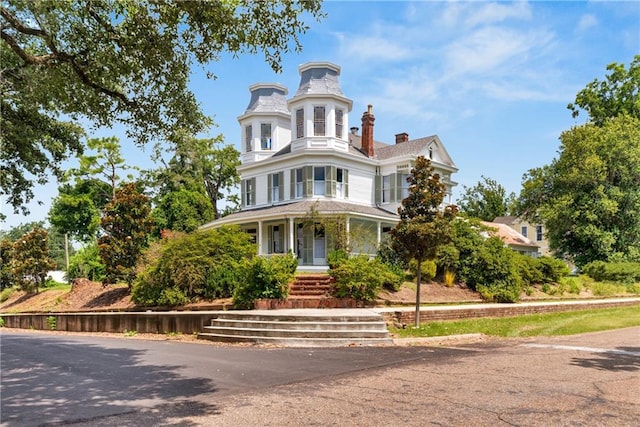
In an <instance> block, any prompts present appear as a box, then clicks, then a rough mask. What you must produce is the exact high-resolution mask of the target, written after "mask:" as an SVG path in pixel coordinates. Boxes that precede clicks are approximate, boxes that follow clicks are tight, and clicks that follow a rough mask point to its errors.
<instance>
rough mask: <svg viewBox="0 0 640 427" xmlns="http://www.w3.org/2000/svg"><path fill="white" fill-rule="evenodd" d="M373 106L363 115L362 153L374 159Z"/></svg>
mask: <svg viewBox="0 0 640 427" xmlns="http://www.w3.org/2000/svg"><path fill="white" fill-rule="evenodd" d="M374 121H375V117H373V106H372V105H371V104H369V106H368V108H367V112H366V113H364V114H363V115H362V151H363V152H364V154H366V155H367V156H368V157H373V122H374Z"/></svg>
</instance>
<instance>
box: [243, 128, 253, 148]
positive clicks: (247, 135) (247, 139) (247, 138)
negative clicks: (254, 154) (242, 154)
mask: <svg viewBox="0 0 640 427" xmlns="http://www.w3.org/2000/svg"><path fill="white" fill-rule="evenodd" d="M252 139H253V130H252V129H251V125H249V126H245V127H244V144H245V151H246V152H247V153H248V152H250V151H251V140H252Z"/></svg>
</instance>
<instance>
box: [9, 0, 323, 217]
mask: <svg viewBox="0 0 640 427" xmlns="http://www.w3.org/2000/svg"><path fill="white" fill-rule="evenodd" d="M306 16H311V17H312V18H316V19H318V18H320V17H321V16H322V12H321V11H320V0H304V1H297V2H294V1H292V0H281V1H250V0H235V1H206V2H204V1H203V2H200V1H173V0H149V1H137V0H135V1H123V0H76V1H66V0H58V1H56V0H7V1H3V2H2V4H1V5H0V25H1V31H0V40H1V41H0V63H1V64H2V69H1V70H0V92H1V93H2V101H1V102H2V104H1V108H2V114H1V115H0V143H1V144H2V148H3V149H2V150H1V152H0V153H1V154H0V188H1V192H0V194H1V195H3V196H5V197H6V199H7V201H8V202H9V204H10V205H12V206H13V208H14V210H16V211H20V210H22V212H24V213H26V212H27V211H28V210H27V208H26V207H25V204H26V203H27V202H29V201H30V200H31V199H32V198H33V191H32V187H33V185H34V183H36V182H37V183H43V182H46V181H47V179H48V175H49V173H53V174H54V175H56V176H60V175H61V174H62V170H61V169H60V163H61V161H62V160H64V159H65V158H67V157H68V156H70V155H75V154H79V153H81V152H82V149H83V145H82V142H81V138H82V136H83V130H82V128H81V127H80V126H78V124H77V123H78V120H80V119H85V120H88V121H90V122H92V123H93V124H94V125H95V126H111V125H113V124H114V122H120V123H123V124H124V125H126V127H127V129H128V130H127V133H128V137H129V138H131V139H132V140H133V141H135V142H136V143H138V144H144V143H146V142H149V141H151V140H155V141H159V140H171V139H172V135H174V134H175V132H176V131H177V130H184V129H186V130H188V131H189V132H190V133H191V134H197V133H198V132H200V131H202V130H204V129H206V128H207V127H208V126H209V125H210V123H211V121H210V119H209V118H207V117H206V116H205V115H204V114H203V112H202V110H201V108H200V106H199V104H198V102H197V101H196V98H195V96H194V94H193V93H192V92H191V91H190V90H189V88H188V83H189V76H190V70H191V67H192V66H193V65H194V64H202V65H203V66H207V65H209V64H211V63H213V62H216V61H218V60H220V58H221V55H222V54H223V53H225V52H229V53H231V54H233V55H239V54H243V53H249V54H255V53H259V52H261V53H262V54H263V55H264V57H265V60H266V61H267V63H269V64H270V65H271V67H272V68H273V69H274V70H276V71H279V70H280V63H281V55H282V54H283V53H284V52H287V51H290V50H299V49H300V47H301V46H300V42H299V36H300V34H302V33H304V32H305V31H306V30H307V25H306V24H305V21H304V19H305V18H306ZM208 71H209V70H208ZM209 74H211V73H210V71H209ZM211 75H212V74H211Z"/></svg>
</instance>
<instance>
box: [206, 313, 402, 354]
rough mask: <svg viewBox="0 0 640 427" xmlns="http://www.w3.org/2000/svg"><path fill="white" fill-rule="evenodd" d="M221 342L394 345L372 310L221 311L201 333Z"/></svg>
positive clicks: (290, 345)
mask: <svg viewBox="0 0 640 427" xmlns="http://www.w3.org/2000/svg"><path fill="white" fill-rule="evenodd" d="M198 337H199V338H201V339H208V340H212V341H221V342H254V343H262V344H273V345H281V346H286V347H344V346H354V345H358V346H367V345H390V344H392V340H391V337H390V336H389V332H388V331H387V326H386V323H385V322H384V320H383V318H382V316H381V315H380V314H378V313H374V312H371V311H369V310H360V309H352V310H347V309H345V310H331V311H330V312H329V311H325V312H324V313H323V310H313V309H304V310H276V311H262V310H251V311H229V312H221V313H220V314H219V315H218V316H217V317H216V318H214V319H212V320H211V325H209V326H205V327H204V331H203V332H201V333H200V334H198Z"/></svg>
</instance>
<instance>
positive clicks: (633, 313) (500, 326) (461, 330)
mask: <svg viewBox="0 0 640 427" xmlns="http://www.w3.org/2000/svg"><path fill="white" fill-rule="evenodd" d="M631 326H640V305H635V306H631V307H618V308H602V309H595V310H582V311H569V312H562V313H545V314H529V315H524V316H517V317H501V318H479V319H464V320H454V321H451V320H450V321H436V322H424V323H423V324H421V325H420V327H419V328H415V327H412V326H407V328H406V329H391V332H392V333H393V334H395V335H397V336H398V337H400V338H409V337H436V336H445V335H457V334H470V333H482V334H485V335H491V336H498V337H531V336H538V335H573V334H580V333H585V332H596V331H605V330H610V329H619V328H627V327H631Z"/></svg>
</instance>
